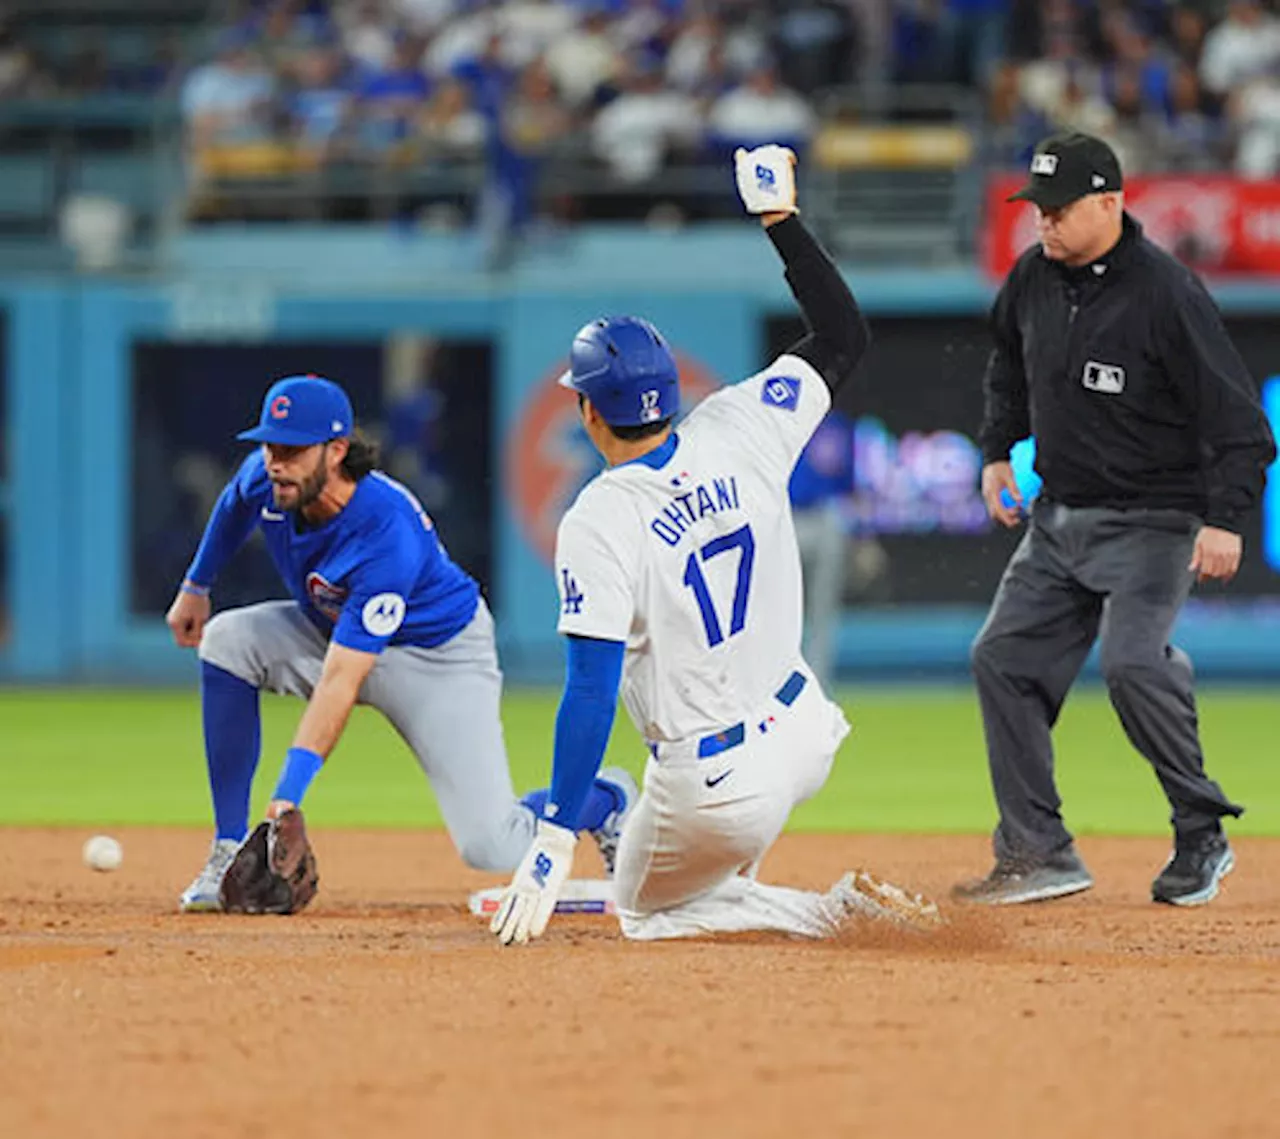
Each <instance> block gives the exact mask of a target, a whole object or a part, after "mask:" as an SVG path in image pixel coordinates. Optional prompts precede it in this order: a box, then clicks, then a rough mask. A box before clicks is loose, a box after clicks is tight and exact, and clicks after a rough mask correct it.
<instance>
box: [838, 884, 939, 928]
mask: <svg viewBox="0 0 1280 1139" xmlns="http://www.w3.org/2000/svg"><path fill="white" fill-rule="evenodd" d="M829 896H830V897H831V898H832V899H833V900H834V901H835V902H836V904H837V905H838V906H839V908H840V910H841V911H842V913H843V915H844V916H845V917H861V918H871V919H872V920H874V921H891V922H894V923H895V924H897V925H907V926H915V927H916V928H919V929H930V928H932V927H934V926H938V925H941V924H942V914H941V913H939V911H938V904H937V902H931V901H930V900H929V899H928V898H926V897H924V896H923V895H921V894H910V893H908V892H907V891H906V890H904V889H903V888H902V887H901V886H895V885H893V883H892V882H884V881H882V880H881V879H879V878H877V877H875V875H873V874H869V873H868V872H867V871H865V870H852V871H850V872H849V873H848V874H846V875H845V876H844V877H843V878H841V879H840V881H839V882H837V883H836V884H835V885H834V886H833V887H832V888H831V894H830V895H829Z"/></svg>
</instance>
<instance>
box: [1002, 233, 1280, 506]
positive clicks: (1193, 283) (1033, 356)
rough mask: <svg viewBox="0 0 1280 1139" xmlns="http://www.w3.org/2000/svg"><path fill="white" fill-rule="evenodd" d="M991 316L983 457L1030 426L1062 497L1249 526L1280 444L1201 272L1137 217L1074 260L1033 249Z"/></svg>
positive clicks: (1043, 472) (1048, 485) (1049, 491)
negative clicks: (1069, 263)
mask: <svg viewBox="0 0 1280 1139" xmlns="http://www.w3.org/2000/svg"><path fill="white" fill-rule="evenodd" d="M991 322H992V331H993V333H994V336H995V345H996V346H995V349H994V351H993V352H992V354H991V360H990V363H989V364H988V366H987V375H986V382H985V397H986V406H985V413H984V416H983V424H982V431H981V435H980V441H981V445H982V455H983V460H984V462H987V463H992V462H996V461H998V460H1001V459H1006V458H1008V456H1009V450H1010V448H1011V447H1012V446H1013V444H1014V443H1016V442H1017V441H1018V440H1019V439H1023V438H1025V437H1026V436H1027V435H1034V436H1035V440H1036V471H1037V473H1039V475H1040V476H1041V478H1043V479H1044V490H1043V494H1044V495H1045V497H1046V498H1048V499H1050V500H1052V501H1056V502H1061V503H1065V504H1066V505H1068V506H1109V507H1117V508H1121V509H1126V508H1176V509H1179V510H1186V511H1190V512H1191V513H1193V514H1196V515H1198V516H1199V517H1201V518H1202V519H1204V521H1205V522H1206V523H1207V524H1208V525H1210V526H1218V527H1221V528H1222V529H1225V530H1235V531H1238V530H1239V529H1240V524H1241V520H1242V519H1243V518H1244V516H1245V515H1246V514H1248V512H1249V511H1250V509H1251V508H1252V507H1253V506H1254V505H1255V504H1256V503H1257V501H1258V498H1259V496H1260V495H1261V493H1262V488H1263V484H1264V481H1265V478H1266V468H1267V466H1268V465H1269V464H1270V463H1271V461H1272V460H1273V459H1274V458H1275V453H1276V452H1275V442H1274V440H1273V438H1272V434H1271V428H1270V426H1269V424H1268V423H1267V419H1266V416H1265V414H1264V413H1263V410H1262V406H1261V404H1260V402H1259V399H1258V391H1257V386H1256V385H1255V383H1254V381H1253V379H1252V377H1251V376H1250V375H1249V372H1248V369H1247V368H1246V367H1245V364H1244V361H1243V360H1242V359H1241V358H1240V354H1239V353H1238V352H1237V351H1236V349H1235V346H1234V345H1233V344H1232V343H1231V339H1230V337H1229V336H1228V335H1227V331H1226V329H1225V328H1224V327H1223V325H1222V318H1221V316H1220V315H1219V313H1218V310H1217V307H1216V306H1215V305H1214V303H1213V300H1212V299H1211V298H1210V297H1209V294H1208V293H1207V292H1206V291H1205V288H1204V286H1203V285H1202V284H1201V283H1200V280H1199V278H1197V277H1196V275H1195V274H1194V273H1193V272H1192V271H1191V270H1190V269H1188V268H1186V267H1185V266H1184V265H1182V264H1181V263H1180V262H1178V261H1176V260H1175V259H1174V258H1172V257H1170V256H1169V255H1168V254H1167V253H1165V252H1163V251H1162V250H1161V249H1159V248H1157V247H1156V246H1155V245H1153V244H1152V243H1151V242H1150V241H1148V240H1147V239H1146V238H1145V237H1144V236H1143V235H1142V227H1141V226H1140V225H1139V224H1138V223H1137V222H1136V221H1134V220H1133V219H1132V218H1131V217H1129V216H1128V215H1127V214H1126V215H1125V219H1124V232H1123V235H1122V236H1121V238H1120V241H1119V243H1118V244H1117V245H1116V246H1115V248H1113V249H1112V250H1111V252H1110V253H1107V254H1106V255H1105V256H1103V257H1101V258H1100V259H1099V260H1097V261H1095V262H1093V263H1092V264H1090V265H1086V266H1083V267H1081V268H1078V269H1069V268H1066V267H1065V266H1062V265H1060V264H1058V263H1057V262H1053V261H1050V260H1048V259H1047V258H1045V257H1044V256H1043V255H1042V254H1041V252H1040V247H1039V246H1038V245H1037V246H1034V247H1033V248H1032V249H1030V250H1028V251H1027V252H1026V253H1025V254H1023V256H1022V257H1021V258H1020V259H1019V261H1018V263H1017V264H1016V265H1015V266H1014V267H1013V269H1012V270H1011V271H1010V273H1009V276H1008V278H1007V279H1006V281H1005V283H1004V287H1003V288H1002V289H1001V290H1000V294H999V296H998V297H997V298H996V302H995V305H994V307H993V309H992V314H991Z"/></svg>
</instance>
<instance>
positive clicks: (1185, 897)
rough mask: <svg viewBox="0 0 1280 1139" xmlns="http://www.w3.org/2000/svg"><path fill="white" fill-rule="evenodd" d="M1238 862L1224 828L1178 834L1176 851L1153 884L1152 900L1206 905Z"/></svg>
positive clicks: (1174, 850) (1175, 843) (1176, 904)
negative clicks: (1223, 831) (1223, 830)
mask: <svg viewBox="0 0 1280 1139" xmlns="http://www.w3.org/2000/svg"><path fill="white" fill-rule="evenodd" d="M1235 864H1236V856H1235V855H1234V854H1232V853H1231V847H1230V846H1229V845H1228V843H1227V836H1226V835H1224V834H1223V833H1222V831H1221V830H1211V831H1197V832H1196V833H1194V834H1188V835H1178V836H1177V837H1176V838H1175V840H1174V847H1173V854H1172V855H1170V857H1169V861H1168V862H1166V863H1165V867H1164V869H1163V870H1161V871H1160V876H1159V877H1158V878H1157V879H1156V880H1155V881H1154V882H1152V883H1151V900H1152V901H1153V902H1166V903H1168V904H1169V905H1171V906H1203V905H1205V903H1207V902H1211V901H1213V899H1214V898H1216V897H1217V896H1218V883H1219V882H1221V881H1222V879H1223V878H1225V877H1226V876H1227V875H1228V874H1229V873H1231V869H1232V867H1233V866H1235Z"/></svg>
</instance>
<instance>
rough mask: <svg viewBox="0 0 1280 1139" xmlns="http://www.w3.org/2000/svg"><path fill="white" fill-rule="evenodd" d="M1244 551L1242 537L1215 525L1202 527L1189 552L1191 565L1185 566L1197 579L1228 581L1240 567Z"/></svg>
mask: <svg viewBox="0 0 1280 1139" xmlns="http://www.w3.org/2000/svg"><path fill="white" fill-rule="evenodd" d="M1243 553H1244V539H1243V538H1241V537H1240V535H1239V534H1233V533H1231V531H1230V530H1219V529H1218V527H1216V526H1205V527H1202V528H1201V530H1200V533H1199V534H1197V535H1196V546H1195V549H1194V550H1193V551H1192V553H1191V565H1189V566H1188V567H1187V568H1188V569H1189V570H1190V571H1191V572H1192V573H1193V574H1195V575H1196V580H1197V581H1209V580H1211V579H1216V580H1217V581H1230V580H1231V579H1232V578H1233V577H1235V576H1236V570H1238V569H1239V568H1240V558H1241V555H1243Z"/></svg>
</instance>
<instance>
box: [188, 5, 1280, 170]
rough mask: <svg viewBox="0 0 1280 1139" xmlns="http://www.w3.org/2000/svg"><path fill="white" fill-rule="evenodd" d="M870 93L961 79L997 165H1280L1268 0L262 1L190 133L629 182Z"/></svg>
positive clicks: (203, 74)
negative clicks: (585, 159)
mask: <svg viewBox="0 0 1280 1139" xmlns="http://www.w3.org/2000/svg"><path fill="white" fill-rule="evenodd" d="M885 82H890V83H895V84H903V83H932V84H956V85H962V86H967V87H971V88H976V89H977V90H978V91H980V92H981V93H982V94H983V96H984V97H985V99H986V102H987V106H988V109H989V116H988V117H989V125H990V128H991V129H990V130H989V132H988V144H987V150H986V153H987V155H988V158H989V160H991V161H993V162H998V163H1001V164H1021V163H1022V161H1023V160H1024V159H1025V156H1026V153H1027V152H1028V151H1029V149H1030V147H1031V146H1032V145H1033V143H1034V141H1035V139H1036V138H1037V137H1039V136H1040V135H1042V134H1044V133H1046V132H1047V131H1049V130H1051V129H1054V128H1059V127H1078V128H1080V129H1084V130H1088V131H1091V132H1093V133H1097V134H1100V135H1103V136H1105V137H1107V138H1108V139H1109V140H1110V141H1111V142H1112V143H1113V144H1114V145H1115V147H1116V149H1117V150H1118V151H1119V152H1120V154H1121V157H1122V160H1123V161H1124V164H1125V168H1126V170H1128V171H1129V172H1131V173H1138V172H1142V171H1149V170H1158V169H1178V170H1188V169H1190V170H1201V169H1212V168H1222V167H1224V166H1225V167H1231V166H1234V167H1235V168H1236V169H1237V170H1238V171H1239V172H1240V173H1241V174H1244V175H1246V176H1249V177H1270V176H1272V175H1274V174H1275V173H1276V171H1277V160H1278V157H1280V19H1277V17H1276V16H1275V15H1274V14H1273V13H1272V12H1271V11H1270V10H1269V8H1268V6H1267V5H1266V4H1265V3H1263V2H1262V0H1216V2H1215V0H1205V2H1198V3H1197V2H1189V3H1187V2H1184V3H1170V2H1167V0H1127V2H1126V0H1025V2H1024V0H774V2H772V3H769V2H763V3H762V2H759V0H509V2H505V3H493V2H486V0H331V2H328V3H322V2H319V0H262V2H260V3H252V4H248V5H247V6H246V7H245V10H244V11H242V12H241V14H240V15H239V17H238V18H237V19H236V20H235V21H234V22H233V23H232V24H231V25H230V26H229V27H227V29H226V30H225V31H224V32H223V34H222V38H221V40H220V42H219V45H218V54H217V56H216V58H215V59H213V60H212V61H210V62H209V63H207V64H205V65H203V66H201V67H199V68H198V69H197V70H196V71H195V72H194V73H192V74H191V75H190V76H189V77H188V78H187V79H186V81H185V85H184V87H183V91H182V100H183V106H184V109H185V112H186V114H187V116H188V119H189V123H190V130H191V134H192V138H193V140H194V141H195V142H196V143H197V145H201V144H206V143H209V142H213V141H228V140H229V141H241V142H242V141H246V140H250V139H261V138H268V137H270V138H280V137H282V136H285V137H288V138H290V139H292V140H294V141H295V142H296V143H297V144H298V145H299V146H301V147H303V148H304V149H306V150H308V151H310V152H311V153H312V154H313V155H315V156H317V158H318V159H319V160H321V161H324V160H329V159H332V158H335V157H347V158H350V157H356V158H386V157H388V156H398V157H404V156H406V155H409V156H412V157H414V158H417V157H421V156H424V155H428V154H431V155H438V156H443V157H446V158H450V157H452V158H479V157H481V156H484V155H485V154H486V151H488V152H489V157H490V158H491V159H494V160H497V161H500V162H501V161H505V162H514V163H519V162H520V161H522V160H525V159H528V158H530V157H532V156H537V155H540V154H544V153H547V152H550V151H554V150H555V149H556V148H557V147H559V146H569V147H577V148H578V149H582V148H588V149H589V150H590V152H591V153H592V154H593V155H594V157H595V158H596V159H598V160H599V161H601V162H603V163H605V164H607V166H608V168H609V169H610V170H611V172H612V173H613V174H614V175H615V176H616V177H618V178H620V179H634V180H642V179H645V178H648V177H650V176H651V175H652V174H654V173H655V172H656V171H657V170H658V169H659V168H660V167H661V166H662V165H663V163H664V161H666V160H668V159H669V158H671V157H673V156H675V157H680V156H696V155H704V154H711V155H715V154H716V152H718V151H721V150H724V149H729V148H732V147H734V146H736V145H740V144H741V145H751V144H753V143H757V142H760V141H764V140H776V141H784V142H788V143H790V144H792V145H794V146H797V147H803V146H804V144H805V143H806V142H808V141H809V139H810V138H811V137H812V135H813V133H814V130H815V128H816V125H817V111H818V110H819V109H820V108H821V102H820V101H818V102H816V103H815V98H814V97H815V95H817V96H819V97H820V95H821V93H822V92H823V91H824V90H827V89H831V88H836V87H842V86H849V85H857V84H864V85H875V84H883V83H885ZM495 148H496V150H497V151H498V153H497V154H496V155H495V154H494V153H493V152H494V150H495Z"/></svg>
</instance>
